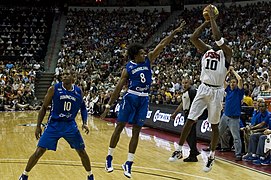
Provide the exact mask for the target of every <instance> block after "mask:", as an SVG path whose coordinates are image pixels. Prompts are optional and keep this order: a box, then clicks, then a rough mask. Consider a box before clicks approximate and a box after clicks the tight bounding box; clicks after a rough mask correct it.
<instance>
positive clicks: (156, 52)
mask: <svg viewBox="0 0 271 180" xmlns="http://www.w3.org/2000/svg"><path fill="white" fill-rule="evenodd" d="M185 24H186V22H185V21H184V20H182V21H181V24H180V26H179V27H177V28H176V29H175V30H174V31H172V32H171V33H170V35H168V36H167V37H165V38H164V39H163V40H162V41H160V43H159V44H158V45H157V46H156V47H155V48H154V50H153V51H151V52H149V54H148V57H149V59H150V61H151V63H153V62H154V60H155V59H156V58H157V57H158V56H159V54H160V53H161V52H162V51H163V49H164V47H165V46H167V45H168V44H169V43H170V42H171V41H172V39H173V37H174V36H175V35H176V34H177V33H178V32H180V31H182V30H183V27H184V25H185Z"/></svg>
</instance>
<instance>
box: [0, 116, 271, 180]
mask: <svg viewBox="0 0 271 180" xmlns="http://www.w3.org/2000/svg"><path fill="white" fill-rule="evenodd" d="M47 115H48V112H47ZM36 118H37V112H0V180H16V179H18V177H19V176H20V174H21V173H22V171H23V170H24V168H25V165H26V162H27V160H28V158H29V156H30V155H31V154H32V153H33V152H34V150H35V148H36V144H37V140H36V139H35V136H34V131H35V123H36ZM46 121H47V120H46V119H45V120H44V122H46ZM77 122H78V125H80V126H81V121H80V119H79V118H78V119H77ZM114 125H115V124H114V123H110V122H107V121H104V120H101V119H98V118H94V117H92V116H90V117H89V127H90V130H91V132H90V134H88V135H85V134H83V133H82V134H83V138H84V141H85V144H86V151H87V152H88V154H89V156H90V159H91V163H92V172H93V174H94V176H95V179H96V180H125V179H127V178H126V177H125V176H124V175H123V171H122V169H121V164H122V163H123V162H125V161H126V159H127V147H128V143H129V140H130V137H131V129H130V128H125V129H124V131H123V133H122V135H121V138H120V142H119V144H118V146H117V148H116V150H115V153H114V160H113V164H114V172H112V173H107V172H105V170H104V163H105V157H106V155H107V149H108V143H109V139H110V136H111V134H112V132H113V130H114ZM173 150H174V144H173V143H172V142H168V141H166V140H164V139H161V138H157V137H156V136H150V135H148V134H143V133H142V134H141V135H140V141H139V145H138V149H137V152H136V156H135V162H134V165H133V169H132V178H131V179H134V180H160V179H161V180H176V179H184V180H186V179H187V180H191V179H195V180H211V179H214V180H216V179H219V180H221V179H223V180H225V179H226V180H227V179H229V180H231V179H245V180H249V179H255V180H256V179H257V180H258V179H260V180H265V179H266V180H267V179H271V176H270V175H268V174H263V173H259V172H255V171H253V170H252V169H248V168H244V167H240V166H237V165H235V164H232V163H228V162H225V161H223V160H221V159H216V161H215V164H214V167H213V170H212V171H211V172H209V173H205V172H203V171H202V165H203V159H204V157H205V156H204V155H203V156H202V157H199V162H197V163H184V162H183V161H179V162H175V163H169V162H168V157H169V156H170V155H171V152H172V151H173ZM186 153H187V152H186V151H185V154H186ZM202 154H203V153H202ZM270 168H271V167H270ZM29 179H30V180H81V179H86V172H85V170H84V168H83V166H82V165H81V162H80V160H79V157H78V156H77V153H76V152H75V151H74V150H72V149H71V148H70V147H69V145H68V144H67V143H66V142H65V140H63V139H61V140H60V141H59V143H58V148H57V151H56V152H53V151H47V152H46V153H45V154H44V156H43V157H42V158H41V159H40V161H39V162H38V164H37V165H36V166H35V167H34V168H33V169H32V171H31V172H30V176H29Z"/></svg>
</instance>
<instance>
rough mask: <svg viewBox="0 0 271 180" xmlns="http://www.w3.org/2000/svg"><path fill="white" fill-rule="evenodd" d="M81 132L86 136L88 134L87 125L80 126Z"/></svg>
mask: <svg viewBox="0 0 271 180" xmlns="http://www.w3.org/2000/svg"><path fill="white" fill-rule="evenodd" d="M82 130H83V131H85V133H86V134H88V133H89V128H88V125H86V124H83V125H82Z"/></svg>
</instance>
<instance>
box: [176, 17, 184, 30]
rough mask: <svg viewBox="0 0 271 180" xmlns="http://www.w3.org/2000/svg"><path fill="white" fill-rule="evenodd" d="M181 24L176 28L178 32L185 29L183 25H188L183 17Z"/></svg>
mask: <svg viewBox="0 0 271 180" xmlns="http://www.w3.org/2000/svg"><path fill="white" fill-rule="evenodd" d="M180 22H181V24H180V26H179V27H178V28H177V29H176V30H177V32H180V31H182V30H183V27H184V26H185V25H186V22H185V20H183V19H181V21H180Z"/></svg>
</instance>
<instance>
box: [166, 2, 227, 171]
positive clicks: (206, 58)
mask: <svg viewBox="0 0 271 180" xmlns="http://www.w3.org/2000/svg"><path fill="white" fill-rule="evenodd" d="M208 14H209V16H210V20H209V21H205V22H204V23H203V24H201V26H199V27H198V28H197V29H196V30H195V32H194V33H193V34H192V36H191V38H190V40H191V42H192V43H193V44H194V45H195V47H196V48H197V49H198V50H199V51H200V52H202V53H204V55H203V57H202V59H201V76H200V80H201V85H200V86H199V88H198V91H197V94H196V97H195V99H194V101H193V103H192V105H191V108H190V111H189V115H188V119H187V121H186V123H185V125H184V128H183V131H182V134H181V137H180V141H179V146H178V148H177V149H176V151H175V152H173V154H172V156H171V157H170V158H169V161H173V160H174V159H181V158H182V156H183V155H182V146H183V144H184V142H185V140H186V138H187V136H188V134H189V133H190V130H191V127H192V125H193V124H194V123H195V122H196V120H197V119H198V117H199V116H200V115H201V114H202V112H203V111H204V109H205V108H207V110H208V121H209V123H211V127H212V135H211V151H210V154H209V157H208V161H207V162H206V164H205V165H204V168H203V171H205V172H208V171H210V170H211V169H212V165H213V162H214V159H215V158H214V155H215V148H216V146H217V143H218V140H219V130H218V124H219V120H220V114H221V110H222V101H223V96H224V87H223V85H224V80H225V78H226V74H227V69H228V67H229V65H230V60H231V57H232V49H231V48H230V47H229V46H228V45H226V44H225V42H224V39H223V37H221V34H220V31H219V29H218V26H217V24H216V17H215V15H214V11H213V8H212V7H211V6H210V5H209V8H208ZM208 25H211V28H212V34H213V38H214V40H215V43H216V45H217V46H218V47H219V48H217V50H216V48H215V47H213V48H212V47H211V46H209V45H207V44H205V43H204V42H203V41H202V40H201V39H200V36H201V33H202V32H203V31H204V29H205V28H206V27H207V26H208Z"/></svg>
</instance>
